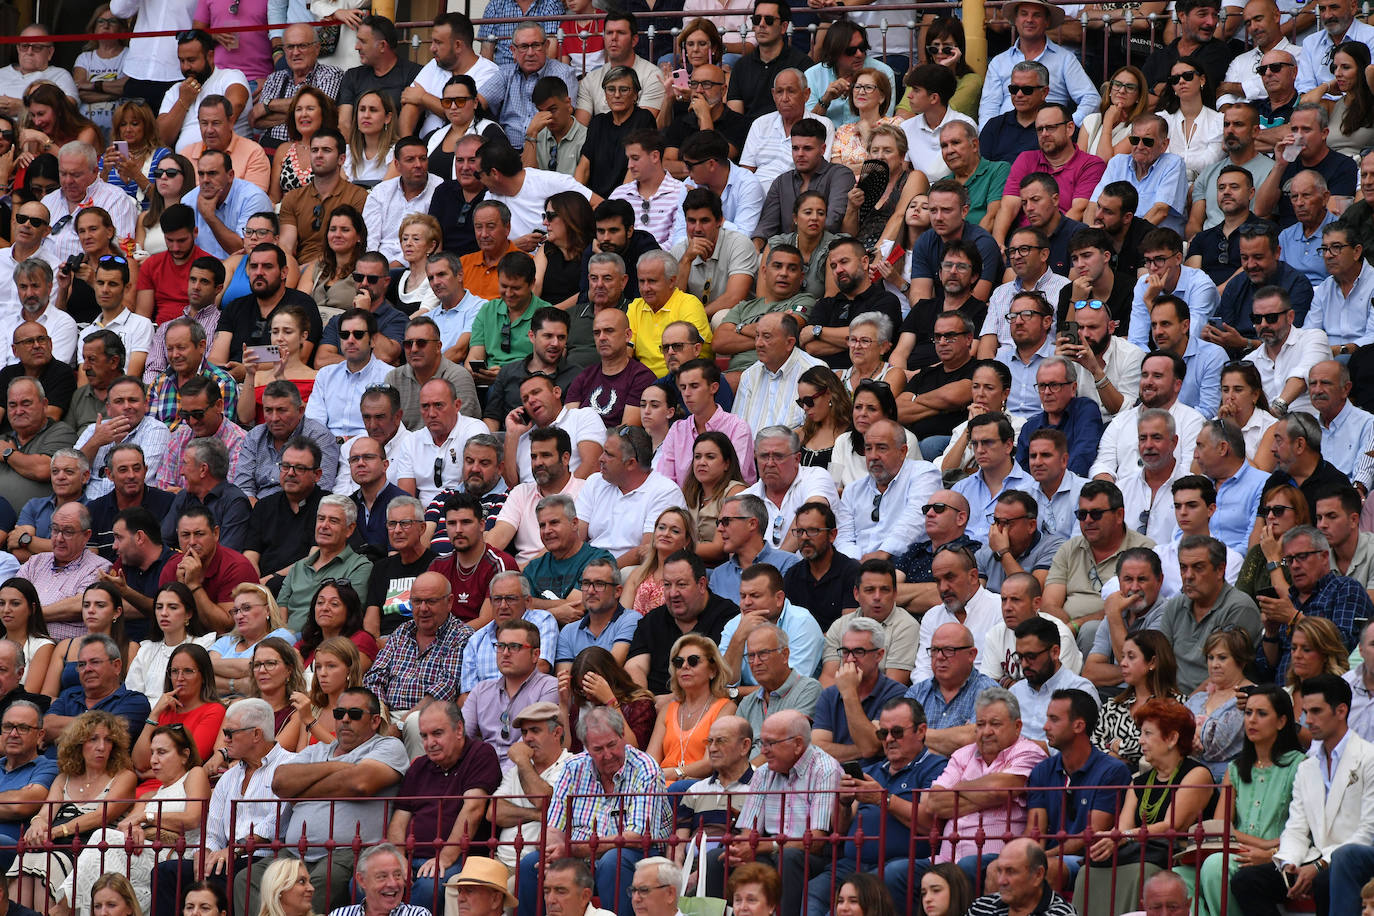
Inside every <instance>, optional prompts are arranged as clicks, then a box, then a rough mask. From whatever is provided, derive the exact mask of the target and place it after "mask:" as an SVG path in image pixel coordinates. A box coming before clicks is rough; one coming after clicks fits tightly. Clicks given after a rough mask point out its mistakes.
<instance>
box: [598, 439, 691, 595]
mask: <svg viewBox="0 0 1374 916" xmlns="http://www.w3.org/2000/svg"><path fill="white" fill-rule="evenodd" d="M653 463H654V449H653V443H652V442H651V441H650V440H649V434H648V433H646V432H644V430H643V429H642V428H640V427H638V426H617V427H616V428H615V429H613V430H611V431H610V432H608V433H607V434H606V443H605V451H604V452H603V453H602V455H601V468H602V470H600V471H598V472H597V473H595V474H593V475H591V476H590V477H588V478H587V483H586V485H585V486H583V487H582V488H581V489H580V490H578V491H577V495H576V497H575V499H576V506H577V519H578V521H577V526H578V528H579V530H580V531H581V533H582V537H583V538H584V539H586V540H587V541H589V542H591V543H592V544H594V545H595V546H597V547H601V548H604V549H605V550H608V551H610V553H611V555H612V556H614V557H615V558H616V563H618V564H619V565H620V568H621V569H627V568H629V567H631V566H636V565H638V564H640V563H642V562H644V561H645V560H646V559H647V558H648V557H649V552H650V551H651V550H652V549H653V548H652V546H651V543H650V542H651V539H652V538H653V532H654V526H655V525H656V524H657V522H658V517H659V515H660V514H661V513H662V512H663V510H664V509H668V508H671V507H673V506H681V505H682V501H683V500H682V491H681V490H680V489H678V486H677V484H675V483H673V481H672V480H670V479H669V478H667V477H665V476H664V475H663V474H660V473H659V472H658V471H655V470H654V469H653Z"/></svg>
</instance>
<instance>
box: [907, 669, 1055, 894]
mask: <svg viewBox="0 0 1374 916" xmlns="http://www.w3.org/2000/svg"><path fill="white" fill-rule="evenodd" d="M974 711H975V719H974V734H975V737H974V739H973V743H972V744H968V745H965V746H964V747H961V748H959V749H958V750H956V751H955V752H954V753H953V754H951V755H950V758H949V765H948V766H946V767H945V771H944V772H943V773H941V774H940V776H939V777H938V778H937V779H936V780H935V782H934V783H932V784H931V788H932V789H936V790H939V789H950V790H953V791H948V792H940V791H935V792H931V793H930V794H929V795H928V796H926V798H925V799H924V802H925V804H927V805H929V806H930V813H931V814H932V815H934V816H935V817H937V818H942V819H944V821H945V829H944V834H945V842H944V843H943V844H942V845H941V848H940V851H939V853H938V855H939V856H940V859H941V861H945V862H949V861H954V862H958V863H959V867H960V868H961V869H963V871H964V874H966V875H968V876H969V884H970V885H971V886H974V887H976V886H978V877H979V876H980V875H981V872H982V870H983V869H985V868H986V867H987V866H988V865H989V864H990V863H991V862H992V861H993V860H995V859H996V858H997V854H998V853H999V852H1001V851H1002V848H1003V847H1004V846H1005V845H1006V841H1005V840H1004V839H1002V837H1004V836H1018V835H1020V834H1022V833H1024V832H1025V829H1026V803H1025V801H1024V799H1023V798H1022V797H1020V796H1018V795H1017V794H1016V793H1015V792H1010V791H1007V790H1011V789H1023V788H1025V786H1026V781H1027V778H1028V777H1029V776H1030V771H1031V770H1032V769H1034V768H1035V765H1036V764H1037V763H1039V762H1040V761H1042V760H1044V759H1045V757H1046V756H1048V755H1047V754H1046V753H1045V749H1044V748H1042V747H1041V746H1040V745H1038V744H1036V743H1035V742H1034V741H1030V740H1028V739H1027V738H1024V737H1022V735H1021V706H1020V704H1019V703H1017V702H1016V697H1014V696H1012V694H1011V692H1010V691H1009V690H1006V689H1005V688H1003V687H988V688H987V689H985V690H984V691H983V692H982V693H980V694H978V698H977V699H976V700H975V701H974ZM980 790H981V791H980ZM989 790H990V791H989ZM973 792H978V793H979V794H977V795H971V794H970V793H973ZM980 831H984V832H986V834H987V839H986V840H985V841H984V842H982V843H981V844H980V843H977V842H975V841H974V837H975V836H979V835H981V834H980V833H979V832H980ZM980 856H981V862H980Z"/></svg>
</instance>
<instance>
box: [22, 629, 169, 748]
mask: <svg viewBox="0 0 1374 916" xmlns="http://www.w3.org/2000/svg"><path fill="white" fill-rule="evenodd" d="M76 658H77V676H78V678H79V680H80V683H79V684H77V685H76V686H75V687H68V688H67V689H66V690H64V691H62V692H61V693H60V694H58V697H57V699H56V700H53V703H52V705H51V706H49V707H48V714H47V715H46V716H44V717H43V732H44V735H45V737H46V738H47V739H48V743H49V748H48V756H49V757H54V758H55V757H56V756H57V739H58V738H60V737H61V736H62V732H63V730H64V729H66V727H67V726H68V725H71V724H72V722H73V720H75V719H76V717H77V716H79V715H81V714H82V713H85V712H90V711H92V710H96V709H98V710H100V711H102V712H108V713H110V714H111V715H115V716H118V717H119V718H121V719H123V720H124V722H125V724H126V725H128V727H129V747H127V748H125V750H129V751H131V750H133V746H134V744H135V743H137V741H138V736H139V733H140V732H142V731H143V726H144V723H145V721H146V720H147V719H148V716H149V714H150V713H151V712H152V707H151V706H150V705H149V703H148V698H147V697H145V696H144V695H143V694H142V692H140V691H137V690H130V689H129V688H128V687H125V686H124V656H123V654H122V653H121V652H120V649H119V645H118V644H117V643H116V642H115V641H114V640H113V639H111V638H110V637H109V636H106V635H105V634H103V633H92V634H90V635H88V636H83V637H81V641H80V644H79V648H78V649H77V653H76Z"/></svg>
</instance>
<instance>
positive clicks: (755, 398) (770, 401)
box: [734, 249, 866, 429]
mask: <svg viewBox="0 0 1374 916" xmlns="http://www.w3.org/2000/svg"><path fill="white" fill-rule="evenodd" d="M778 257H782V258H784V259H786V257H787V255H786V253H785V252H779V251H778V249H773V250H772V251H771V252H770V253H769V256H768V259H769V263H770V264H774V263H775V262H776V260H777V258H778ZM795 276H796V278H797V279H798V281H799V280H800V272H799V271H798V273H797V274H795ZM791 292H794V293H795V288H794V289H792V290H791ZM859 317H860V318H863V317H865V316H862V315H861V316H859ZM802 320H803V319H802V318H801V317H800V316H798V315H795V314H789V313H787V312H782V311H772V312H768V313H766V314H764V315H762V316H760V317H759V319H758V321H757V324H758V329H757V331H756V333H755V335H754V346H753V350H754V353H755V355H756V357H757V361H756V362H755V363H754V364H753V365H751V366H748V367H747V368H745V369H744V371H743V373H742V374H741V375H740V377H739V385H738V389H737V392H736V395H735V404H734V409H735V411H736V413H737V414H738V415H739V416H740V417H742V418H743V419H744V420H745V421H746V422H747V423H748V424H749V425H750V427H752V428H754V429H762V428H763V427H765V426H770V425H774V424H781V425H784V426H786V427H788V428H789V429H790V428H792V427H795V426H797V425H799V424H800V423H801V421H802V420H803V419H804V415H803V413H802V411H801V408H800V406H799V405H798V404H797V401H796V398H795V397H793V395H795V393H796V389H797V381H798V380H799V379H800V378H801V376H802V375H804V374H805V373H806V372H807V370H809V369H811V368H813V367H817V366H824V365H825V364H824V363H822V362H821V361H820V360H819V359H817V358H816V357H814V356H811V355H810V354H808V353H807V352H806V351H805V350H803V349H801V348H800V347H799V346H797V338H798V335H799V334H800V333H801V324H802ZM853 324H855V325H856V326H857V325H858V321H857V319H856V321H855V322H853ZM865 327H866V326H865Z"/></svg>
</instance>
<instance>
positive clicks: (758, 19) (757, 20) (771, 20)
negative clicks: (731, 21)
mask: <svg viewBox="0 0 1374 916" xmlns="http://www.w3.org/2000/svg"><path fill="white" fill-rule="evenodd" d="M749 21H750V22H752V23H753V24H754V25H777V24H778V17H777V16H762V15H758V14H755V15H753V16H750V17H749Z"/></svg>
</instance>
